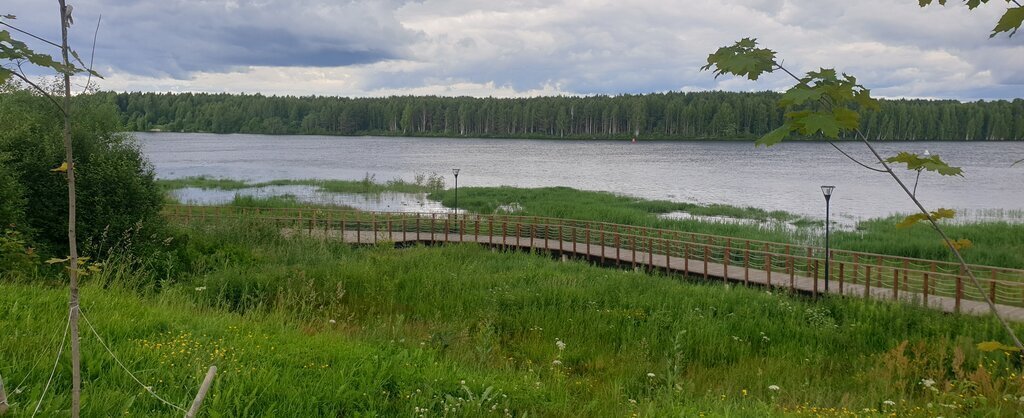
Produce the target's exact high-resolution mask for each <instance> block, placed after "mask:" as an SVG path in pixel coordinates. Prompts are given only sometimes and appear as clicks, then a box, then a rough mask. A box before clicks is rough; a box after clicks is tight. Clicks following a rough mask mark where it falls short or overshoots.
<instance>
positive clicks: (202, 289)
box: [196, 286, 206, 292]
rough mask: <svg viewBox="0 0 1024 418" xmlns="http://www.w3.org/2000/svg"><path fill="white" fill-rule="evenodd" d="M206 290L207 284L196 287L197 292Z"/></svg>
mask: <svg viewBox="0 0 1024 418" xmlns="http://www.w3.org/2000/svg"><path fill="white" fill-rule="evenodd" d="M204 290H206V286H199V287H197V288H196V292H202V291H204Z"/></svg>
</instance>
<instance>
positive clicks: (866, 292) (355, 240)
mask: <svg viewBox="0 0 1024 418" xmlns="http://www.w3.org/2000/svg"><path fill="white" fill-rule="evenodd" d="M284 232H285V233H286V234H295V233H296V232H298V233H299V234H302V235H312V236H314V237H315V236H320V237H327V238H341V239H342V240H343V241H344V242H346V243H352V244H376V243H378V242H382V241H386V242H393V243H395V244H402V243H406V244H408V243H425V244H431V243H460V242H470V243H477V244H482V245H489V246H499V247H509V248H518V249H536V250H545V251H556V252H559V253H561V254H566V255H569V256H573V257H586V258H589V259H591V260H603V261H605V262H606V263H607V262H611V263H617V264H619V265H630V266H635V267H637V268H645V269H656V270H661V271H665V272H667V273H670V274H682V275H690V276H699V277H706V278H707V279H709V280H714V279H719V280H722V281H726V282H731V283H741V284H742V283H749V284H754V285H759V286H766V287H768V288H776V289H782V290H791V291H799V292H804V293H816V292H817V293H824V280H823V279H818V280H817V283H815V279H814V278H812V277H806V276H801V275H797V274H787V273H782V272H772V273H771V274H770V275H769V273H768V272H767V271H765V270H759V269H754V268H744V267H743V266H736V265H729V266H726V265H724V264H722V263H717V262H713V261H705V260H704V259H703V258H701V259H696V258H689V259H687V258H684V257H678V256H666V255H665V254H657V253H651V252H646V251H641V250H635V251H634V250H633V249H628V250H627V249H623V248H617V247H614V246H607V245H598V244H590V243H586V242H573V241H563V240H553V239H548V238H531V237H523V236H509V235H505V236H493V235H474V234H458V233H443V232H435V233H430V232H408V231H406V232H401V231H398V232H392V233H388V232H386V231H378V232H376V233H375V232H372V231H351V230H346V231H344V232H342V231H340V230H330V229H327V230H325V229H312V230H309V231H307V230H304V229H303V230H295V229H287V228H286V229H284ZM828 293H829V294H836V295H840V294H841V295H846V296H854V297H869V298H871V299H876V300H886V301H892V300H898V301H900V302H902V303H910V304H915V305H922V304H923V300H922V298H921V295H920V294H918V293H915V292H905V291H899V290H896V291H894V290H893V289H892V288H888V287H880V286H875V287H871V286H866V285H864V284H856V283H849V282H847V283H843V284H842V289H840V283H839V282H837V281H835V280H833V281H832V284H831V286H830V288H829V291H828ZM927 306H928V307H929V308H932V309H937V310H941V311H945V312H957V303H956V299H955V298H952V297H947V296H939V295H929V297H928V304H927ZM996 309H997V310H998V311H999V313H1000V314H1001V315H1002V316H1003V318H1006V319H1007V320H1010V321H1015V322H1024V308H1022V307H1015V306H1008V305H1001V304H997V305H996ZM959 312H961V313H968V314H973V315H988V314H989V307H988V304H987V303H985V302H980V301H973V300H966V299H961V300H960V304H959Z"/></svg>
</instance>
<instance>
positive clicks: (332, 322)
mask: <svg viewBox="0 0 1024 418" xmlns="http://www.w3.org/2000/svg"><path fill="white" fill-rule="evenodd" d="M327 323H330V324H337V323H338V321H335V320H333V319H328V320H327Z"/></svg>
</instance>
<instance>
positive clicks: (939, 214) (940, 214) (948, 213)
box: [932, 208, 956, 220]
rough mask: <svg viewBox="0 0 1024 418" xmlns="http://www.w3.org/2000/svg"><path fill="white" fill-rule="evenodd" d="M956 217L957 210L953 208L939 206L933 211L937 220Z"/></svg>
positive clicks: (933, 216) (933, 215)
mask: <svg viewBox="0 0 1024 418" xmlns="http://www.w3.org/2000/svg"><path fill="white" fill-rule="evenodd" d="M955 217H956V211H955V210H953V209H946V208H939V209H937V210H934V211H932V218H934V219H935V220H939V219H953V218H955Z"/></svg>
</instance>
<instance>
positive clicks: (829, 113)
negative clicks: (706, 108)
mask: <svg viewBox="0 0 1024 418" xmlns="http://www.w3.org/2000/svg"><path fill="white" fill-rule="evenodd" d="M775 56H776V53H775V51H772V50H770V49H766V48H758V47H757V40H756V39H753V38H744V39H742V40H740V41H738V42H736V43H735V44H734V45H732V46H728V47H721V48H719V49H718V51H716V52H715V53H713V54H711V55H709V56H708V63H707V65H705V66H703V67H701V69H702V70H704V71H707V70H713V71H714V73H715V77H718V76H719V75H722V74H732V75H736V76H741V77H747V78H749V79H751V80H757V78H758V77H760V76H761V74H764V73H766V72H767V73H771V72H774V71H775V70H782V71H785V72H786V73H787V74H789V75H790V76H792V77H793V78H794V79H796V80H797V82H798V83H797V84H796V85H795V86H793V87H791V88H790V89H789V90H787V91H786V93H785V94H783V96H782V98H781V99H780V100H779V106H780V107H783V108H785V109H786V113H785V121H784V123H783V124H782V126H780V127H779V128H777V129H775V130H773V131H771V132H769V133H768V134H767V135H765V136H763V137H761V139H759V140H758V141H757V145H766V146H771V145H775V144H777V143H779V142H782V141H783V140H784V139H786V138H787V137H788V136H789V135H790V134H792V133H794V132H795V133H797V134H799V135H804V136H814V135H818V134H821V135H822V136H824V137H826V138H832V139H835V138H839V136H840V134H842V133H843V132H847V131H854V130H856V129H857V128H858V127H859V126H860V113H858V110H861V109H864V110H878V109H879V104H878V101H877V100H875V99H874V98H872V97H871V91H870V90H868V89H867V88H865V87H864V86H862V85H860V84H858V83H857V79H856V78H855V77H853V76H851V75H849V74H842V75H841V76H840V75H839V74H838V73H837V72H836V70H834V69H830V68H822V69H820V70H818V71H811V72H808V73H807V75H806V76H804V77H802V78H798V77H796V76H795V75H793V73H791V72H790V71H789V70H787V69H786V68H785V67H783V66H782V65H781V64H779V63H778V62H777V61H776V60H775Z"/></svg>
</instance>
